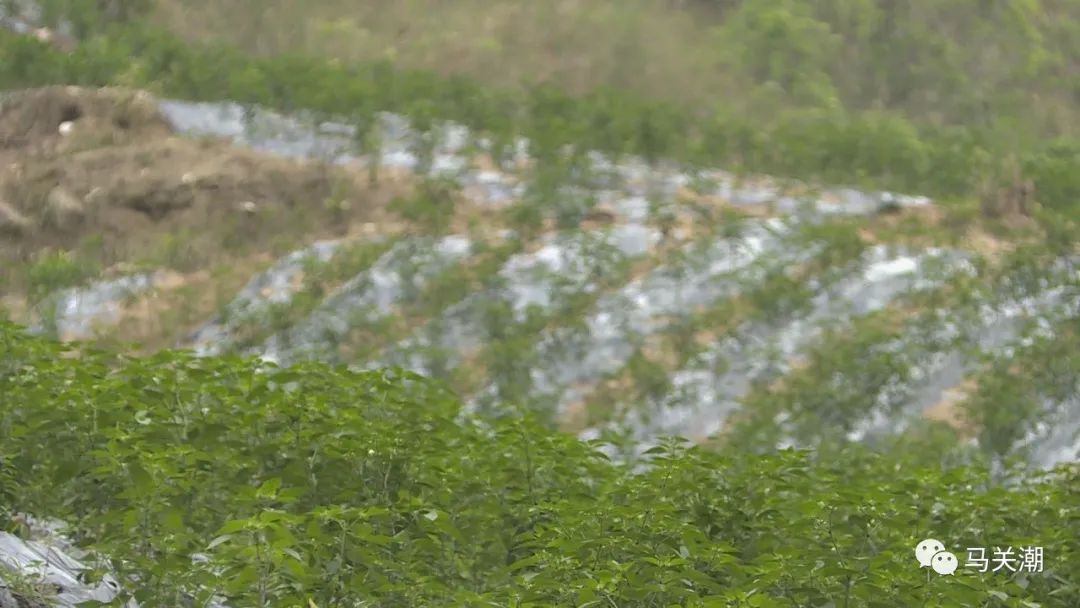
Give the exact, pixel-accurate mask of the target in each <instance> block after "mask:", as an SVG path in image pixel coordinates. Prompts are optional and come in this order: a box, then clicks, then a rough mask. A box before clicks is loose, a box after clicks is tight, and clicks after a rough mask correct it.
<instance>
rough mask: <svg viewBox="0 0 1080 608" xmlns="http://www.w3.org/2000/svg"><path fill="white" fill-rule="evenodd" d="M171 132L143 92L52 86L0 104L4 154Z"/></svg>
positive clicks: (6, 98)
mask: <svg viewBox="0 0 1080 608" xmlns="http://www.w3.org/2000/svg"><path fill="white" fill-rule="evenodd" d="M171 132H172V128H171V127H170V125H169V123H168V121H166V120H165V118H164V117H162V116H161V114H160V113H159V112H158V108H157V104H156V103H155V101H154V99H153V98H152V97H151V96H150V95H148V94H146V93H144V92H141V91H130V90H127V89H119V88H103V89H89V88H82V87H61V86H54V87H45V88H41V89H31V90H26V91H18V92H15V93H11V94H8V95H6V96H4V97H3V99H0V148H2V149H12V148H16V149H17V148H31V149H37V150H41V149H49V148H52V147H53V146H59V147H60V148H61V149H63V148H71V147H74V146H79V145H83V146H85V145H87V142H88V141H97V142H105V141H107V142H109V143H117V144H118V143H123V142H125V141H137V140H139V139H145V138H147V137H151V138H156V137H163V136H166V135H169V134H170V133H171ZM65 144H66V145H65Z"/></svg>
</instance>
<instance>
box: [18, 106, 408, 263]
mask: <svg viewBox="0 0 1080 608" xmlns="http://www.w3.org/2000/svg"><path fill="white" fill-rule="evenodd" d="M61 125H64V126H63V127H62V126H61ZM0 143H3V145H0V234H2V235H3V236H2V238H0V267H3V266H8V267H9V268H11V267H15V266H23V267H25V266H26V263H27V262H29V261H31V260H32V258H33V256H34V255H35V254H36V252H38V251H40V250H42V249H46V248H48V249H63V250H72V249H75V248H77V247H79V245H80V243H84V242H85V241H86V240H87V239H91V240H95V241H96V242H97V243H98V246H97V249H98V250H97V252H96V255H98V257H100V259H99V260H96V261H97V262H100V264H101V265H103V266H104V267H108V266H110V265H113V264H116V263H118V262H125V261H149V262H150V263H154V264H160V265H166V266H171V267H188V268H195V267H200V266H204V265H206V264H216V263H221V262H222V260H223V259H224V258H228V257H231V256H236V255H246V254H248V253H250V252H252V251H260V250H261V251H265V250H269V249H273V248H275V247H276V246H278V245H280V244H281V243H282V242H283V241H288V240H289V239H290V238H293V237H295V238H297V239H299V241H306V240H310V238H317V237H321V236H323V235H328V234H336V233H343V232H344V231H346V230H348V229H349V228H350V226H355V225H357V224H358V223H366V222H372V221H380V220H381V219H382V215H381V214H380V213H379V210H381V209H383V208H384V207H385V204H386V202H387V201H388V200H389V199H390V198H391V197H392V196H393V195H394V194H395V192H396V191H397V189H398V188H399V185H398V184H395V183H393V182H384V183H382V184H381V185H380V186H379V187H378V188H377V189H372V188H370V187H368V186H367V184H366V177H362V174H361V173H359V172H356V171H349V170H346V169H342V168H339V167H332V166H327V165H325V164H320V163H317V162H310V161H298V160H291V159H284V158H279V157H271V156H268V155H264V154H261V153H258V152H255V151H252V150H249V149H245V148H239V147H236V146H233V145H231V144H230V143H229V142H226V141H218V140H212V139H198V140H196V139H191V138H186V137H179V136H176V135H174V134H173V132H172V129H171V128H170V126H169V124H168V122H167V121H166V120H165V119H164V118H163V117H162V116H161V115H160V113H159V112H158V109H157V103H156V100H155V99H154V98H153V97H152V96H150V95H147V94H145V93H141V92H132V91H126V90H122V89H100V90H91V89H81V88H78V87H48V88H43V89H35V90H29V91H23V92H19V93H16V94H12V95H9V96H7V97H5V98H4V99H3V101H2V107H0ZM80 255H85V254H83V253H80ZM2 274H3V273H2V272H0V275H2ZM0 279H3V277H2V276H0Z"/></svg>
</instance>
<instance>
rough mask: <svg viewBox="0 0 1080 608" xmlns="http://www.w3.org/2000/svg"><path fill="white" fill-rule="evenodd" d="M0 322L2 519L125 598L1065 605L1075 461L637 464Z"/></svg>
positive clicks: (701, 458)
mask: <svg viewBox="0 0 1080 608" xmlns="http://www.w3.org/2000/svg"><path fill="white" fill-rule="evenodd" d="M0 332H2V333H0V362H2V367H0V395H2V397H0V400H2V401H0V405H2V408H3V411H4V414H5V415H4V418H3V421H2V424H3V429H2V430H3V433H4V436H5V438H6V440H5V442H4V444H3V446H2V448H0V450H2V456H3V460H2V461H0V462H2V463H3V465H4V467H5V469H11V470H15V471H20V472H22V474H20V475H19V476H18V478H17V479H16V480H14V482H15V486H14V488H13V489H11V488H10V486H9V492H8V494H9V495H10V497H11V499H10V502H7V501H5V511H4V512H5V513H10V510H12V509H15V510H28V511H31V512H48V513H53V514H56V515H59V516H63V517H67V518H69V519H70V521H71V522H72V523H74V524H76V525H77V527H78V528H79V529H80V530H82V531H83V533H84V535H85V537H86V539H88V540H89V541H90V542H91V543H92V544H93V546H95V547H96V548H99V549H101V550H103V551H104V552H106V554H111V555H112V556H113V560H112V565H113V566H115V567H117V568H118V569H119V571H120V572H121V573H122V574H124V575H137V576H138V577H139V580H140V581H141V582H142V583H141V585H140V589H139V591H138V592H137V595H138V596H139V597H140V599H141V600H142V601H143V602H144V605H147V604H148V605H180V603H179V602H180V601H181V599H180V598H181V597H182V594H183V593H184V592H185V591H186V592H193V591H195V590H196V589H197V588H198V586H200V585H201V586H203V587H204V591H203V592H202V594H203V595H204V596H205V595H206V594H209V593H210V592H211V591H216V592H218V593H222V594H224V595H226V596H228V597H229V598H230V600H231V601H232V602H233V605H245V606H296V605H307V602H308V600H309V599H310V600H313V601H314V602H315V603H316V604H317V605H319V606H350V605H356V606H421V605H423V606H434V605H440V606H604V605H608V606H672V605H682V606H826V605H831V606H915V605H950V606H1036V605H1042V606H1074V605H1076V603H1077V601H1080V586H1078V585H1077V581H1076V579H1075V573H1076V572H1078V571H1080V542H1078V538H1077V535H1076V530H1077V526H1078V525H1080V521H1078V517H1080V513H1078V510H1077V505H1078V504H1080V494H1078V490H1080V483H1077V482H1078V481H1080V480H1078V479H1077V476H1076V471H1075V470H1074V471H1072V472H1069V471H1066V470H1062V471H1059V472H1058V473H1056V474H1051V475H1048V476H1046V477H1045V478H1036V479H1030V478H1029V479H1028V480H1027V481H1024V482H1016V483H1015V484H1013V485H1006V486H1002V485H998V484H996V483H991V482H990V477H989V471H987V470H984V469H981V468H978V467H973V468H965V467H962V466H950V465H947V466H944V467H943V466H942V465H941V464H939V463H936V462H934V463H927V462H926V461H922V462H919V461H917V459H915V458H914V457H912V456H906V455H905V454H911V453H912V452H911V451H909V450H906V449H905V450H897V451H895V453H891V454H888V455H887V456H883V455H881V454H872V453H868V452H865V451H862V450H859V449H845V450H843V451H839V452H835V453H828V454H827V455H825V454H819V455H817V456H815V455H813V454H810V453H801V452H795V451H783V452H780V453H775V454H770V455H753V454H749V453H745V452H736V451H730V452H726V451H706V450H703V449H701V448H686V447H682V446H680V445H678V444H677V443H676V442H670V443H668V444H667V445H665V446H663V447H660V448H656V449H654V450H652V453H651V454H650V455H648V456H647V459H648V465H647V466H646V467H645V468H641V467H640V466H638V465H640V464H641V463H634V462H626V463H622V464H616V463H613V462H611V461H609V460H608V459H607V457H605V456H603V455H602V453H600V452H598V451H597V447H598V446H596V445H590V444H586V443H582V442H579V441H578V440H576V439H574V438H572V437H569V436H566V435H562V434H558V433H553V432H551V431H549V430H546V429H545V428H543V427H542V426H540V425H538V424H537V423H535V422H534V421H532V420H531V419H530V417H529V416H519V415H516V414H513V415H511V414H507V415H505V416H503V417H501V418H498V419H487V420H478V419H475V418H472V417H469V416H462V415H461V414H460V410H459V407H458V404H457V403H455V401H454V399H452V398H450V397H449V396H447V395H446V394H445V393H443V392H441V391H440V390H439V389H438V388H436V387H434V386H432V385H431V384H429V383H428V382H427V381H424V380H422V379H419V378H417V377H412V376H397V375H394V374H390V373H382V372H371V373H352V372H347V371H343V370H337V369H332V368H328V367H325V366H320V365H312V366H301V367H297V368H293V369H289V370H277V369H270V368H266V367H265V366H263V365H262V364H259V363H257V362H255V361H252V360H241V359H235V358H233V359H205V360H199V359H194V358H192V357H191V356H189V355H185V354H178V353H171V352H169V353H163V354H161V355H158V356H154V357H151V358H149V359H137V358H128V357H124V356H118V355H109V354H104V353H97V352H88V351H86V350H83V351H81V352H72V351H71V350H67V349H65V348H63V347H61V346H58V345H56V344H55V343H50V342H45V341H41V340H38V339H34V338H28V337H26V336H25V335H24V334H23V333H21V330H19V329H18V328H16V327H13V326H11V325H4V326H3V327H2V328H0ZM46 429H47V431H46ZM922 449H933V448H930V446H929V445H924V446H922ZM28 472H29V473H31V474H26V473H28ZM11 481H12V480H8V483H11ZM1011 483H1012V482H1010V484H1011ZM926 537H933V538H936V539H938V540H941V541H942V542H943V543H944V544H945V545H946V546H947V547H950V548H953V550H954V552H956V553H957V555H958V557H959V559H961V560H964V559H966V557H967V555H966V553H965V548H966V547H969V546H974V547H979V546H990V545H998V546H1007V545H1009V546H1013V547H1019V546H1033V545H1037V546H1041V547H1043V548H1044V551H1045V572H1043V573H1041V574H1030V575H1023V574H1021V575H1013V574H1011V573H1005V572H997V573H991V572H988V573H978V572H977V571H976V570H972V569H969V568H961V569H960V570H958V571H957V574H956V575H954V576H952V577H946V576H939V575H937V574H933V573H931V574H930V575H927V570H920V569H919V568H918V565H917V562H916V560H915V556H914V547H915V545H916V543H918V542H919V541H921V540H923V539H924V538H926ZM200 552H201V553H203V554H204V558H203V559H202V560H200V561H198V562H195V563H193V562H192V559H191V555H192V554H195V553H200Z"/></svg>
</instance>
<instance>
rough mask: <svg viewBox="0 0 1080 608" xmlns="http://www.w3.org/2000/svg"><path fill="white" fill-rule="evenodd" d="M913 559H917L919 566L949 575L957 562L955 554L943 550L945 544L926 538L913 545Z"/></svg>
mask: <svg viewBox="0 0 1080 608" xmlns="http://www.w3.org/2000/svg"><path fill="white" fill-rule="evenodd" d="M915 559H917V560H919V567H920V568H931V569H932V570H933V571H934V572H937V573H938V574H941V575H950V574H952V573H954V572H956V567H957V565H958V562H957V561H956V556H955V555H953V554H952V553H950V552H948V551H946V550H945V545H943V544H942V543H941V541H939V540H934V539H932V538H928V539H926V540H924V541H922V542H921V543H919V544H918V545H916V546H915Z"/></svg>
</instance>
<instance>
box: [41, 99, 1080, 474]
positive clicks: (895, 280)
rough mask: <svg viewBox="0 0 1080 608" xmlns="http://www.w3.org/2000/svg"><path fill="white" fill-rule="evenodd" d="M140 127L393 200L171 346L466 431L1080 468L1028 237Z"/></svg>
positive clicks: (333, 129) (908, 214) (1070, 287)
mask: <svg viewBox="0 0 1080 608" xmlns="http://www.w3.org/2000/svg"><path fill="white" fill-rule="evenodd" d="M157 107H158V108H159V112H160V115H161V116H162V117H163V118H164V120H165V121H166V122H167V123H169V125H170V126H171V127H172V128H173V129H175V131H176V132H177V133H178V134H180V135H182V136H183V138H188V139H191V138H206V137H213V138H224V139H226V140H227V141H229V142H231V144H232V145H235V146H239V147H246V148H249V149H252V150H254V151H255V152H256V153H258V154H261V155H265V156H276V157H284V158H288V159H299V160H304V159H307V162H309V163H310V162H316V164H317V165H319V166H324V167H328V166H334V167H336V168H335V169H333V170H342V171H348V172H352V173H353V174H356V175H358V176H364V175H368V176H369V177H370V178H371V179H372V183H375V182H376V181H378V180H379V179H382V180H387V179H390V180H394V181H396V182H398V183H405V184H410V185H411V186H410V187H411V188H412V192H413V194H412V195H407V196H399V197H397V198H395V199H394V200H393V201H392V202H391V203H388V204H387V205H386V209H387V211H386V213H387V214H388V215H391V216H393V217H395V218H397V219H396V220H394V221H395V222H396V223H395V224H394V229H393V230H392V231H386V230H384V229H383V228H382V226H387V225H390V223H389V220H388V221H387V222H384V223H383V224H380V225H378V227H376V226H373V225H372V224H370V223H368V224H365V226H366V228H365V229H363V230H359V231H349V230H345V231H344V232H346V233H347V234H346V235H344V236H339V237H335V238H323V239H316V240H313V241H312V240H311V239H313V238H314V237H311V236H310V234H308V236H304V234H305V233H301V237H300V239H299V240H298V241H295V242H296V245H294V250H292V251H289V252H287V253H286V254H285V255H282V256H281V257H279V258H277V259H276V261H271V262H269V263H261V264H259V265H256V266H255V268H257V271H256V272H255V274H254V276H251V277H250V279H249V280H248V281H247V283H246V285H243V286H240V285H239V283H237V282H235V278H234V284H235V285H237V287H236V288H233V292H232V296H229V297H227V298H225V299H224V300H223V301H222V302H221V304H220V305H219V306H217V307H216V308H217V312H216V313H213V312H212V311H208V314H206V315H205V318H204V319H203V320H202V321H201V322H198V321H197V320H194V321H195V322H189V323H188V324H186V325H184V324H178V325H172V326H167V327H164V328H163V329H162V331H164V334H162V335H168V336H171V337H170V338H169V339H170V340H172V341H173V342H174V344H175V345H177V346H181V347H186V348H187V347H189V348H193V349H195V351H196V352H198V353H200V354H202V355H210V354H223V353H242V354H255V355H259V356H261V357H262V358H264V359H265V360H267V361H272V362H275V363H278V364H281V365H286V366H287V365H291V364H294V363H296V362H299V361H304V360H325V361H330V362H334V363H338V364H344V365H348V366H350V367H353V368H356V369H370V368H378V367H383V366H400V367H404V368H406V369H408V370H412V371H415V372H417V373H420V374H422V375H426V376H430V377H434V378H436V379H439V380H441V381H444V382H445V383H446V384H447V385H448V386H449V387H451V388H452V389H453V390H454V391H455V392H457V393H458V394H459V395H461V396H462V397H463V398H464V399H466V401H467V403H468V404H469V405H470V407H472V408H474V409H478V410H483V411H489V412H490V411H492V410H493V409H497V408H498V407H499V405H498V404H503V403H508V402H512V403H524V404H528V405H529V406H531V407H533V408H535V409H536V410H537V411H540V412H544V413H545V414H547V415H550V417H551V419H552V421H553V422H554V423H555V424H558V425H559V426H560V427H562V428H564V429H566V430H569V431H572V432H575V433H579V434H580V435H581V436H582V437H585V438H590V437H597V436H600V435H601V434H610V433H615V434H618V435H626V436H629V437H631V438H632V439H633V440H634V445H636V449H639V450H640V449H644V448H647V447H649V446H650V445H652V442H653V440H655V439H656V438H657V437H659V436H662V435H668V434H677V435H681V436H685V437H690V438H693V439H694V440H696V441H699V442H701V441H734V442H742V443H745V444H746V445H747V447H748V448H753V449H762V448H767V447H770V446H774V447H775V446H785V445H804V446H805V445H817V446H821V445H825V444H830V443H836V442H840V443H842V442H848V441H856V442H868V443H875V442H882V441H894V440H896V438H897V437H901V438H903V437H913V436H919V434H920V433H923V434H924V433H926V432H929V431H928V430H927V429H928V428H929V427H933V426H935V425H940V424H942V423H944V424H945V425H948V427H949V428H950V432H953V433H955V434H956V436H957V438H958V440H960V441H965V440H973V441H975V442H976V444H977V445H979V446H980V447H981V448H983V449H984V450H986V451H988V452H990V453H991V454H993V455H995V456H996V457H1006V456H1011V455H1014V454H1022V455H1023V456H1024V457H1026V458H1029V459H1031V460H1032V461H1033V462H1034V463H1036V464H1038V465H1039V466H1051V465H1053V464H1055V463H1058V462H1062V461H1071V460H1075V459H1076V457H1077V450H1078V449H1080V440H1078V436H1077V431H1078V429H1080V397H1078V395H1080V393H1078V388H1080V376H1078V372H1080V365H1078V360H1077V357H1076V354H1075V353H1074V352H1071V351H1072V350H1075V349H1070V348H1069V345H1070V344H1075V342H1074V340H1076V338H1077V329H1078V326H1077V321H1078V319H1080V317H1078V315H1080V310H1078V308H1080V291H1078V288H1080V268H1078V266H1077V261H1078V258H1077V257H1076V256H1075V255H1071V254H1070V253H1069V249H1068V247H1064V248H1061V247H1059V248H1057V249H1053V248H1052V247H1049V246H1047V244H1046V243H1045V242H1039V241H1038V240H1037V239H1036V240H1033V238H1032V236H1031V233H1030V231H1029V232H1028V233H1024V232H1023V231H1018V232H1016V233H1014V234H1013V235H1012V236H1010V235H1008V234H1005V235H1000V234H999V235H994V234H992V233H988V232H987V231H986V230H985V229H984V230H981V231H980V230H978V229H976V228H972V226H971V225H963V224H959V225H951V224H950V221H952V220H950V216H949V212H948V211H947V210H944V209H942V208H941V207H940V206H939V205H937V204H936V203H935V202H933V201H931V200H929V199H927V198H923V197H918V196H906V195H899V194H894V193H864V192H860V191H856V190H852V189H845V188H833V189H821V188H812V187H808V186H806V185H802V184H799V183H792V182H783V181H782V180H777V179H770V178H764V177H748V176H742V177H738V176H734V175H731V174H728V173H725V172H723V171H721V170H705V169H689V168H686V167H678V166H674V165H669V164H665V163H659V164H656V163H654V164H651V165H650V164H648V163H645V162H643V161H640V160H636V159H633V158H621V159H618V160H612V159H610V158H607V157H605V156H603V155H601V154H597V153H587V154H583V153H580V152H579V153H573V151H571V150H568V151H567V153H566V154H565V155H564V156H563V157H562V158H563V160H562V161H559V162H547V163H537V162H535V161H533V160H531V159H530V157H529V154H528V148H529V145H528V142H525V141H518V142H517V145H516V146H514V147H513V148H512V149H510V150H497V149H494V147H493V144H492V142H490V141H487V140H485V139H484V138H482V137H474V136H473V135H472V134H471V133H469V131H468V130H467V129H465V128H463V127H461V126H457V125H450V124H445V125H439V126H438V127H437V128H435V129H433V130H431V131H428V132H415V131H413V130H411V129H410V128H409V125H408V124H407V123H406V121H405V120H404V119H402V118H400V117H398V116H393V115H388V114H387V115H383V116H382V124H381V128H380V133H381V142H382V144H381V148H380V150H379V153H378V154H377V155H375V156H372V155H370V154H369V155H364V154H361V153H359V152H357V144H356V136H355V133H353V132H352V131H353V128H352V127H351V126H349V125H347V124H344V123H334V122H330V121H327V120H325V119H316V118H314V117H310V116H308V117H305V116H294V117H287V116H282V115H279V114H275V113H273V112H269V111H266V110H262V109H258V108H255V107H250V106H249V107H242V106H239V105H235V104H229V103H220V104H215V103H191V102H182V101H168V100H167V101H162V102H161V103H160V104H159V105H158V106H157ZM78 127H79V123H78V121H76V122H75V128H76V129H77V128H78ZM373 159H374V160H373ZM254 170H257V169H254ZM324 170H325V171H330V170H331V169H324ZM379 176H381V177H379ZM417 192H418V193H419V194H417ZM410 196H411V198H410ZM410 201H412V202H413V203H414V204H413V205H412V206H411V207H410V205H409V202H410ZM247 204H248V205H251V206H255V205H257V204H258V203H257V202H255V201H252V202H248V203H247ZM249 211H250V209H249ZM342 221H345V220H342ZM365 231H366V233H365ZM357 232H359V234H357ZM305 239H308V240H309V242H307V243H306V244H305V243H304V242H303V241H304V240H305ZM1025 239H1026V240H1025ZM1048 256H1049V257H1048ZM194 270H196V269H189V275H190V272H191V271H194ZM161 271H162V269H160V268H158V269H154V268H148V270H147V272H145V273H135V274H127V275H123V276H118V277H115V278H112V279H109V280H100V281H92V282H90V283H89V284H83V285H77V286H73V287H70V288H68V289H66V290H62V291H60V292H57V293H54V294H52V295H50V296H47V297H43V298H40V301H39V303H38V304H37V309H36V311H37V317H38V319H39V321H38V323H37V326H36V327H37V329H38V331H46V330H48V331H52V332H55V333H56V334H58V335H60V336H63V337H65V338H68V339H89V338H94V337H95V336H97V337H99V338H100V337H101V336H108V335H109V334H110V332H113V331H114V330H115V328H117V327H123V326H124V325H125V324H126V323H127V322H128V320H129V319H130V317H131V315H132V312H131V310H132V304H131V302H132V301H136V300H139V299H140V298H145V297H147V294H151V293H155V292H157V291H160V284H161V283H162V280H163V279H162V278H161ZM189 275H185V276H189ZM168 297H173V298H176V297H178V296H177V295H176V294H175V293H173V294H172V295H171V296H168ZM166 300H167V298H166ZM171 305H175V302H174V303H173V304H171ZM166 306H170V304H166ZM158 307H159V308H160V307H161V304H159V305H158ZM159 333H160V332H159ZM1053 353H1059V354H1061V353H1068V354H1067V356H1064V357H1058V356H1055V355H1054V354H1053ZM1051 368H1052V369H1051ZM1003 373H1004V374H1006V375H1007V377H1008V381H1007V382H1008V385H1009V391H1008V392H1007V393H1002V392H1001V386H1000V384H1001V381H1002V378H1003V376H1002V374H1003ZM1051 377H1052V379H1051Z"/></svg>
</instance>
